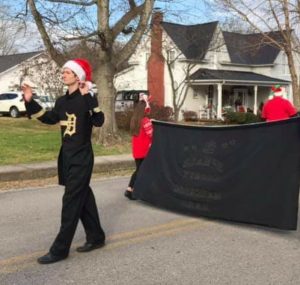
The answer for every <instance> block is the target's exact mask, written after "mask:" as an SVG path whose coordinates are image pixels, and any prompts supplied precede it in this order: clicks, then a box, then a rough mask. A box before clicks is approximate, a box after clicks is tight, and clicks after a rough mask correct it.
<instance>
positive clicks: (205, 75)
mask: <svg viewBox="0 0 300 285" xmlns="http://www.w3.org/2000/svg"><path fill="white" fill-rule="evenodd" d="M190 80H195V81H207V80H209V81H220V82H223V81H226V82H227V83H228V82H235V83H237V82H240V83H241V84H246V83H253V84H255V83H260V84H261V83H264V84H267V85H268V84H269V85H273V84H289V83H290V81H287V80H283V79H279V78H274V77H269V76H265V75H262V74H258V73H254V72H247V71H233V70H221V69H218V70H215V69H206V68H200V69H198V70H197V71H196V72H195V73H193V74H192V75H191V76H190Z"/></svg>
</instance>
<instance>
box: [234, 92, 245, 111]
mask: <svg viewBox="0 0 300 285" xmlns="http://www.w3.org/2000/svg"><path fill="white" fill-rule="evenodd" d="M233 96H234V102H237V101H239V102H241V104H242V105H243V106H245V107H246V108H247V107H248V89H247V88H235V89H234V91H233Z"/></svg>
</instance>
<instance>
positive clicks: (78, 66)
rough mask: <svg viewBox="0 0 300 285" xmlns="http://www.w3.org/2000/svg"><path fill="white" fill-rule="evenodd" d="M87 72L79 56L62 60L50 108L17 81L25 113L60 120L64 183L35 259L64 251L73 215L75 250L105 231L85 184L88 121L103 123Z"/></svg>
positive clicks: (90, 158) (99, 242)
mask: <svg viewBox="0 0 300 285" xmlns="http://www.w3.org/2000/svg"><path fill="white" fill-rule="evenodd" d="M91 75H92V70H91V66H90V64H89V62H88V61H86V60H85V59H74V60H70V61H68V62H67V63H66V64H65V65H64V66H63V71H62V80H63V82H64V84H65V85H66V86H67V87H68V91H67V92H66V94H65V95H64V96H62V97H60V98H58V99H57V100H56V103H55V107H54V109H53V110H52V111H45V110H43V109H42V107H41V106H40V105H39V104H38V103H37V102H36V101H34V100H33V99H32V88H31V87H30V86H29V85H27V84H23V85H22V90H23V94H24V95H23V96H24V100H25V106H26V110H27V114H28V116H29V117H35V118H37V119H38V120H40V121H41V122H43V123H45V124H56V123H60V126H61V137H62V146H61V149H60V153H59V158H58V176H59V184H61V185H64V186H65V192H64V195H63V200H62V213H61V227H60V230H59V233H58V235H57V237H56V239H55V240H54V242H53V244H52V246H51V248H50V250H49V252H48V253H47V254H46V255H44V256H42V257H40V258H38V262H39V263H41V264H49V263H53V262H57V261H60V260H62V259H65V258H67V257H68V255H69V250H70V246H71V242H72V239H73V237H74V234H75V231H76V227H77V224H78V221H79V220H81V222H82V224H83V227H84V230H85V233H86V242H85V244H84V245H83V246H80V247H78V248H77V251H78V252H88V251H91V250H93V249H96V248H100V247H102V246H104V244H105V233H104V231H103V229H102V227H101V224H100V219H99V215H98V210H97V206H96V202H95V198H94V195H93V192H92V189H91V188H90V186H89V184H90V179H91V174H92V169H93V165H94V154H93V149H92V145H91V133H92V127H93V126H96V127H101V126H102V124H103V123H104V114H103V112H101V111H100V109H99V106H98V101H97V98H96V96H94V95H93V93H92V92H90V91H89V90H90V87H91V86H90V85H91V82H90V81H91Z"/></svg>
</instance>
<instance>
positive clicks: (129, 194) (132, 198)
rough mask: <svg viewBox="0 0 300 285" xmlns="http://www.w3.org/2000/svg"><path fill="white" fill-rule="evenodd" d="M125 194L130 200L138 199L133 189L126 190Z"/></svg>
mask: <svg viewBox="0 0 300 285" xmlns="http://www.w3.org/2000/svg"><path fill="white" fill-rule="evenodd" d="M124 196H125V197H127V198H128V199H129V200H136V198H135V197H134V195H133V191H129V190H126V191H125V193H124Z"/></svg>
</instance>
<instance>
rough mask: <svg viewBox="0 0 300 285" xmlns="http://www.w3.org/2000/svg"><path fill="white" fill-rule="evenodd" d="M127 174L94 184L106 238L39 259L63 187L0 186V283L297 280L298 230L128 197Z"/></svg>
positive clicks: (53, 228)
mask: <svg viewBox="0 0 300 285" xmlns="http://www.w3.org/2000/svg"><path fill="white" fill-rule="evenodd" d="M127 182H128V178H114V179H107V180H94V181H93V183H92V186H93V189H94V192H95V195H96V199H97V203H98V207H99V209H100V216H101V221H102V224H103V227H104V229H105V231H106V233H107V237H108V240H107V245H106V246H105V247H104V248H103V249H98V250H95V251H92V252H90V253H77V252H76V251H75V249H74V248H75V247H76V246H78V245H80V244H82V243H83V242H84V232H83V229H82V227H81V225H80V226H79V228H78V230H77V232H76V236H75V238H74V242H73V247H72V250H71V253H70V256H69V258H68V259H66V260H64V261H62V262H58V263H55V264H52V265H39V264H38V263H37V262H36V258H37V257H39V256H40V255H43V254H44V253H46V252H47V250H48V248H49V246H50V244H51V242H52V241H53V239H54V237H55V235H56V233H57V231H58V227H59V221H60V210H61V197H62V192H63V188H61V187H54V186H51V187H48V188H35V189H26V190H16V191H9V192H3V193H0V217H1V218H0V284H1V285H13V284H16V285H27V284H37V285H48V284H51V285H52V284H53V285H64V284H88V285H90V284H97V285H98V284H104V285H105V284H108V285H112V284H113V285H114V284H117V285H118V284H130V285H135V284H136V285H141V284H142V285H148V284H170V285H171V284H172V285H173V284H197V285H198V284H204V285H206V284H230V285H234V284H237V285H244V284H255V285H257V284H262V285H266V284H280V285H281V284H284V285H286V284H295V285H296V284H297V285H298V284H300V264H299V262H300V233H299V230H298V231H293V232H289V231H280V230H273V229H269V228H265V227H259V226H253V225H245V224H239V223H230V222H222V221H216V220H209V219H205V218H191V217H189V216H184V215H178V214H175V213H170V212H167V211H163V210H159V209H157V208H153V207H151V206H149V205H147V204H144V203H142V202H138V201H129V200H127V199H126V198H124V197H123V191H124V189H125V187H126V185H127Z"/></svg>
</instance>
